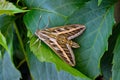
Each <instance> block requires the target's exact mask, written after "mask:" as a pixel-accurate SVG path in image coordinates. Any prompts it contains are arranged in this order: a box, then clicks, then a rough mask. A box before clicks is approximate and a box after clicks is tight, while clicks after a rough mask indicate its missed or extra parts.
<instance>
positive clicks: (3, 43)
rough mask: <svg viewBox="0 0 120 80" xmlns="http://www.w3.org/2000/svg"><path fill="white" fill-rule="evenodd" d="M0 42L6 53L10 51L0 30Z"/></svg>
mask: <svg viewBox="0 0 120 80" xmlns="http://www.w3.org/2000/svg"><path fill="white" fill-rule="evenodd" d="M0 44H1V45H2V46H3V47H4V48H5V49H6V50H7V51H8V53H10V51H9V49H8V47H7V43H6V39H5V37H4V36H3V34H2V33H1V32H0Z"/></svg>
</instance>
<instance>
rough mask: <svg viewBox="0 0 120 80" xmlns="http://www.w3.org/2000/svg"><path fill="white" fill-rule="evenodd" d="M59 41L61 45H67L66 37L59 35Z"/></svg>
mask: <svg viewBox="0 0 120 80" xmlns="http://www.w3.org/2000/svg"><path fill="white" fill-rule="evenodd" d="M57 41H58V42H59V43H61V44H66V43H67V38H66V37H65V36H64V35H58V36H57Z"/></svg>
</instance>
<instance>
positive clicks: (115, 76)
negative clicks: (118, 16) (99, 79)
mask: <svg viewBox="0 0 120 80" xmlns="http://www.w3.org/2000/svg"><path fill="white" fill-rule="evenodd" d="M118 27H119V28H118V30H119V31H118V33H119V36H118V38H117V42H116V45H115V48H114V51H113V53H114V57H113V67H112V80H119V79H120V65H119V63H120V58H119V57H120V24H119V25H118Z"/></svg>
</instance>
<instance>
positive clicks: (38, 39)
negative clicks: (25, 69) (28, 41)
mask: <svg viewBox="0 0 120 80" xmlns="http://www.w3.org/2000/svg"><path fill="white" fill-rule="evenodd" d="M38 41H39V38H38V39H36V41H35V42H34V43H33V44H32V46H33V45H35V44H36V43H37V42H38ZM40 41H41V40H40Z"/></svg>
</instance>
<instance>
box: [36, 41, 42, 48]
mask: <svg viewBox="0 0 120 80" xmlns="http://www.w3.org/2000/svg"><path fill="white" fill-rule="evenodd" d="M40 46H41V40H40V41H39V44H38V47H37V49H39V47H40Z"/></svg>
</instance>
